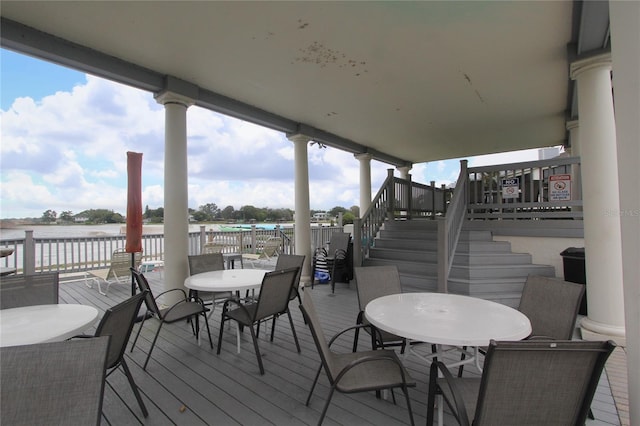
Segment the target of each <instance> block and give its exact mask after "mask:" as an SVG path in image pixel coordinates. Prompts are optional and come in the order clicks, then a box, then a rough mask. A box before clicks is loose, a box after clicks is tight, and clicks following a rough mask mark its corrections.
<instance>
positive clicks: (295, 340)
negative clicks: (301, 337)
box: [271, 309, 300, 353]
mask: <svg viewBox="0 0 640 426" xmlns="http://www.w3.org/2000/svg"><path fill="white" fill-rule="evenodd" d="M287 315H288V316H289V324H291V333H292V334H293V341H294V342H296V348H297V349H298V353H300V343H298V335H297V334H296V328H295V327H294V326H293V318H291V312H289V309H287ZM271 335H272V336H273V329H271ZM272 340H273V339H272Z"/></svg>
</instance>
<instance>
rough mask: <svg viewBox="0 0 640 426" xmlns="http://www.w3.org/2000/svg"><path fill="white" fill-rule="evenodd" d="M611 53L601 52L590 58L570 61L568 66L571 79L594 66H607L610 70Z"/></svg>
mask: <svg viewBox="0 0 640 426" xmlns="http://www.w3.org/2000/svg"><path fill="white" fill-rule="evenodd" d="M611 63H612V61H611V53H603V54H602V55H595V56H592V57H590V58H585V59H580V60H577V61H575V62H572V63H571V65H570V66H569V75H570V77H571V80H575V79H577V78H578V76H579V75H580V74H582V73H583V72H585V71H589V70H592V69H595V68H608V69H609V71H611Z"/></svg>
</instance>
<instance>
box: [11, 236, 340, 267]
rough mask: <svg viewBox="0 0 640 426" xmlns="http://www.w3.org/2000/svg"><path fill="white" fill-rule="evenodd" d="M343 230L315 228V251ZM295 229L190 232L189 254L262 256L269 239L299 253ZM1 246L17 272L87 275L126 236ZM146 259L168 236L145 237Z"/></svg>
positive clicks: (160, 251) (156, 256)
mask: <svg viewBox="0 0 640 426" xmlns="http://www.w3.org/2000/svg"><path fill="white" fill-rule="evenodd" d="M337 230H339V231H342V227H311V237H312V238H311V241H312V249H313V250H315V248H316V246H317V247H320V246H322V245H324V244H325V242H326V241H329V238H330V236H331V233H333V232H335V231H337ZM294 234H295V230H294V228H289V227H286V228H284V227H283V228H280V227H276V229H275V230H264V229H257V228H256V227H255V226H254V227H252V228H251V229H250V230H249V229H248V230H246V231H206V230H205V227H204V226H203V227H201V228H200V231H199V232H190V233H189V254H199V253H200V252H201V250H202V247H203V245H204V244H205V243H206V242H208V241H221V242H224V243H225V248H224V250H223V251H224V252H229V253H231V252H242V253H259V252H260V250H262V245H263V244H264V241H266V240H267V239H268V238H269V237H273V236H277V237H279V238H281V239H282V250H283V253H286V254H291V253H294V252H295V236H294ZM0 246H2V247H8V248H13V249H14V252H13V254H12V255H10V256H7V257H4V258H2V259H1V260H0V265H1V266H5V267H11V268H15V269H16V270H17V273H19V274H20V273H27V274H33V273H36V272H49V271H58V272H60V273H75V272H84V271H89V270H93V269H103V268H108V267H109V264H110V262H111V254H112V253H113V252H114V251H115V250H122V249H124V246H125V236H124V235H114V236H92V237H73V238H65V237H59V238H35V237H34V236H33V231H29V230H27V231H25V237H24V238H17V239H3V240H0ZM142 246H143V257H142V259H143V260H161V259H163V256H164V234H145V235H143V236H142Z"/></svg>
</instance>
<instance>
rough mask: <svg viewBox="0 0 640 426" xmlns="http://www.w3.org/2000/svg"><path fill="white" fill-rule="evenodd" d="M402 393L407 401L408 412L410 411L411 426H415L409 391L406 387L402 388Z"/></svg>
mask: <svg viewBox="0 0 640 426" xmlns="http://www.w3.org/2000/svg"><path fill="white" fill-rule="evenodd" d="M402 392H404V397H405V398H406V399H407V410H409V420H411V426H414V425H415V422H414V421H413V410H411V399H410V398H409V389H408V388H407V387H406V386H402Z"/></svg>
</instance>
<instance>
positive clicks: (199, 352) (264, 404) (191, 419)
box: [60, 272, 628, 426]
mask: <svg viewBox="0 0 640 426" xmlns="http://www.w3.org/2000/svg"><path fill="white" fill-rule="evenodd" d="M145 276H146V277H147V278H148V280H149V282H150V283H151V285H152V287H153V289H154V290H155V292H156V293H158V292H160V291H161V290H162V277H161V275H160V274H159V273H158V272H151V273H147V274H145ZM305 291H313V294H314V302H315V304H316V309H317V311H318V314H319V315H320V316H321V318H322V322H323V326H324V329H325V333H326V334H327V336H328V337H330V336H332V335H333V334H335V333H337V332H338V331H340V330H342V329H344V328H346V327H348V326H351V325H353V324H355V320H356V315H357V311H358V302H357V296H356V292H355V286H354V285H353V284H351V285H350V286H347V285H345V284H337V285H336V293H335V295H333V296H332V295H331V294H330V293H331V289H330V288H329V286H328V285H317V286H315V287H314V289H313V290H311V288H307V289H305ZM129 294H130V287H129V286H122V285H117V284H116V285H112V286H111V288H110V289H109V292H108V296H106V297H105V296H103V295H101V294H99V293H98V292H97V290H96V289H95V288H93V289H91V288H88V287H86V286H85V284H84V282H82V281H76V282H67V283H65V282H64V281H63V282H61V284H60V303H82V304H90V305H94V306H96V307H97V308H98V309H100V310H101V311H104V310H105V309H107V308H108V307H110V306H113V305H115V304H116V303H119V302H120V301H122V300H124V299H126V298H127V297H128V296H129ZM293 303H294V304H297V301H296V302H293ZM142 309H145V308H144V305H143V308H142ZM218 309H219V308H216V310H217V312H215V313H214V314H213V315H212V317H211V319H210V320H209V324H210V327H211V334H212V339H213V346H214V349H213V350H211V349H210V346H209V342H208V341H207V338H206V332H204V333H203V334H201V336H202V340H201V344H200V345H198V343H197V342H196V339H195V338H194V336H193V334H192V333H191V327H190V326H189V325H188V324H187V323H175V324H165V325H164V326H163V329H162V331H161V333H160V337H159V338H158V342H157V343H156V347H155V348H154V351H153V354H152V357H151V360H150V362H149V366H148V367H147V371H146V372H145V371H143V370H142V364H143V363H144V360H145V356H146V353H147V351H148V349H149V346H150V344H151V339H152V338H153V334H154V332H155V329H156V326H157V324H158V323H157V322H156V321H155V320H150V321H148V322H147V323H145V327H144V329H143V330H142V333H141V335H140V339H139V340H138V343H137V345H136V348H135V349H134V351H133V352H129V349H127V352H126V357H127V363H128V364H129V367H130V368H131V370H132V374H133V376H134V378H135V381H136V383H137V384H138V386H139V388H140V391H141V393H142V397H143V399H144V402H145V404H146V406H147V409H148V410H149V417H148V418H146V419H145V418H143V417H142V414H141V412H140V408H139V407H138V405H137V403H136V401H135V399H134V396H133V393H132V392H131V389H130V387H129V385H128V383H127V381H126V378H125V376H124V374H123V373H122V372H121V371H118V372H116V373H114V374H112V375H111V376H110V377H109V384H110V386H107V387H105V397H104V406H103V418H102V424H104V425H135V424H148V425H165V424H178V425H208V424H216V425H257V424H274V425H279V426H281V425H282V426H286V425H314V424H316V423H317V421H318V418H319V417H320V412H321V410H322V407H323V404H324V401H325V397H326V396H327V394H328V387H327V381H326V378H325V377H324V376H322V378H321V379H320V381H319V383H318V386H317V387H316V390H315V391H314V396H313V398H312V400H311V403H310V405H309V407H306V406H305V405H304V403H305V400H306V397H307V394H308V392H309V388H310V387H311V383H312V381H313V378H314V376H315V373H316V371H317V368H318V366H319V362H320V361H319V357H318V353H317V351H316V349H315V345H314V343H313V339H312V337H311V334H310V333H309V330H308V328H307V326H306V325H305V324H304V322H303V319H302V315H301V313H300V310H299V309H298V307H297V306H292V307H291V312H292V316H293V319H294V323H295V327H296V332H297V333H298V339H299V340H300V345H301V349H302V351H301V353H300V354H298V353H297V352H296V350H295V345H294V343H293V338H292V336H291V330H290V328H289V325H288V321H287V320H286V318H281V319H279V320H278V321H277V325H276V331H275V338H274V341H273V342H270V341H269V338H268V336H269V332H268V331H270V330H264V329H261V332H260V343H259V344H260V349H261V351H262V356H263V361H264V367H265V375H264V376H261V375H260V374H259V370H258V365H257V362H256V357H255V353H254V351H253V345H252V343H251V337H250V334H249V333H248V332H246V331H245V333H244V334H243V335H242V350H241V353H240V354H237V353H236V335H235V330H234V328H233V327H231V328H229V330H225V334H224V339H223V344H222V351H221V353H220V355H216V353H215V351H216V343H217V337H218V333H219V324H220V316H219V312H220V311H219V310H218ZM137 328H138V325H137V324H136V326H135V327H134V333H135V332H136V331H137ZM363 334H365V333H363ZM349 337H350V338H351V339H353V337H352V335H351V336H349ZM352 343H353V342H352V341H351V340H341V341H339V342H337V343H336V344H334V346H333V347H334V349H336V350H338V351H345V352H346V351H350V350H351V345H352ZM359 345H360V348H362V349H364V348H367V347H369V345H370V342H369V341H368V339H367V338H366V337H365V336H362V337H361V341H360V342H359ZM618 351H620V349H616V352H618ZM614 355H615V353H614ZM402 359H403V362H404V363H405V365H406V366H407V368H408V369H409V371H410V373H411V375H412V377H413V378H414V379H415V380H416V382H417V387H416V388H413V389H410V390H409V392H410V396H411V404H412V408H413V411H414V418H415V422H416V424H418V425H420V424H425V421H426V419H425V416H426V409H427V408H426V403H427V383H428V367H427V366H426V365H425V364H424V363H423V362H422V361H420V360H418V359H416V358H415V357H413V356H408V357H404V358H402ZM611 359H612V360H616V359H617V360H618V361H617V362H619V357H616V356H612V357H611ZM625 372H626V369H625ZM465 374H469V375H473V374H478V373H477V372H475V370H474V369H473V368H467V369H465ZM612 387H613V388H614V392H615V386H612ZM114 389H117V390H118V392H117V393H116V392H115V391H114ZM397 401H398V405H394V404H393V403H392V402H391V401H390V400H379V399H376V397H375V394H374V393H361V394H353V395H344V394H336V395H334V397H333V402H332V404H331V406H330V407H329V410H328V412H327V417H326V418H325V421H324V424H325V425H339V424H341V425H380V426H387V425H400V424H408V417H407V412H406V407H405V404H404V400H403V398H397ZM592 409H593V412H594V415H595V417H596V420H589V421H588V422H587V425H620V424H623V425H624V424H628V423H625V422H624V416H623V413H622V412H621V413H620V414H621V415H620V416H619V415H618V410H617V409H616V405H615V403H614V399H613V397H612V391H611V387H610V386H609V380H608V379H607V377H606V375H604V374H603V376H602V378H601V381H600V385H599V388H598V391H597V393H596V396H595V398H594V402H593V405H592ZM627 416H628V415H627ZM620 418H622V419H623V422H622V423H621V421H620ZM627 421H628V417H627ZM449 424H455V422H454V421H453V418H452V417H447V416H446V414H445V425H449Z"/></svg>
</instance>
